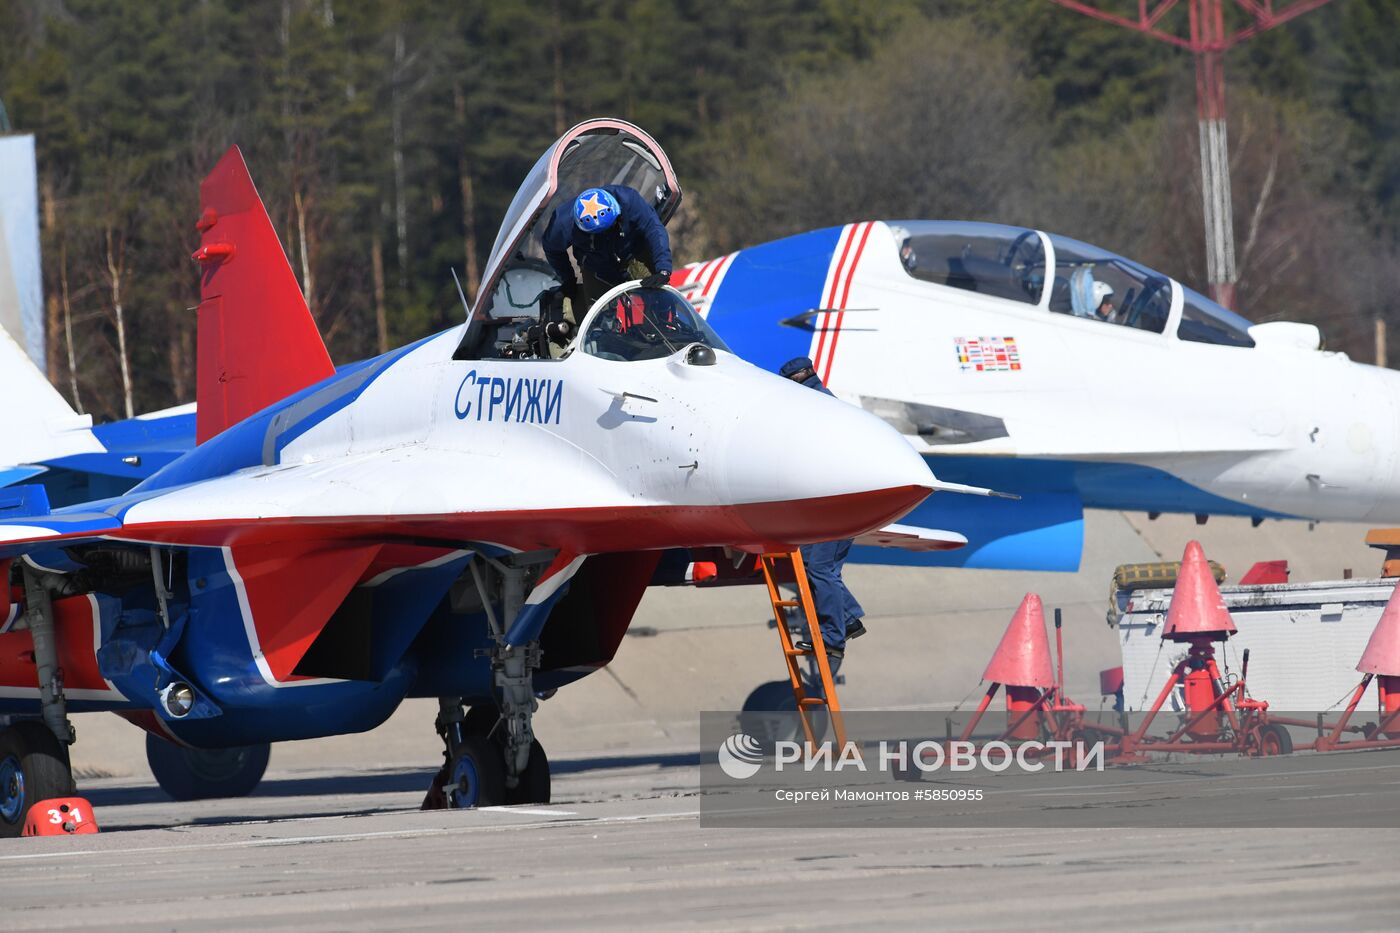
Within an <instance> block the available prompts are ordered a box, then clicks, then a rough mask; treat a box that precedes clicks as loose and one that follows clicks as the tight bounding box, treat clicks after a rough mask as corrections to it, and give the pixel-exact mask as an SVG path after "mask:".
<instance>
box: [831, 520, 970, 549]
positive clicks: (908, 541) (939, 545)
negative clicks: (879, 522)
mask: <svg viewBox="0 0 1400 933" xmlns="http://www.w3.org/2000/svg"><path fill="white" fill-rule="evenodd" d="M855 543H856V544H864V545H867V546H869V547H884V548H896V549H898V550H901V551H955V550H957V549H958V548H960V547H965V546H966V545H967V538H966V537H965V536H963V535H960V534H958V533H957V532H956V531H940V530H938V529H936V528H920V527H918V526H917V525H899V524H895V525H886V526H885V527H884V528H877V529H875V530H874V531H867V532H866V533H865V534H863V535H861V536H860V537H858V538H856V539H855Z"/></svg>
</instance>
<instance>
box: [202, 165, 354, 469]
mask: <svg viewBox="0 0 1400 933" xmlns="http://www.w3.org/2000/svg"><path fill="white" fill-rule="evenodd" d="M199 201H200V210H201V214H200V217H199V222H198V223H197V224H196V226H197V227H198V229H199V231H200V234H201V237H200V246H199V249H198V250H196V251H195V253H194V256H193V257H192V258H193V259H194V260H195V261H196V262H198V263H199V264H200V270H201V277H200V302H199V357H198V376H197V383H198V397H197V400H198V402H199V406H198V413H197V415H196V424H195V427H196V440H197V441H198V443H201V444H202V443H204V442H205V441H207V440H208V439H209V438H211V437H213V436H214V435H216V434H218V433H219V432H221V431H223V430H225V429H226V428H229V427H231V426H232V425H235V424H237V423H238V422H240V421H242V420H243V419H244V418H247V417H248V416H249V415H251V414H254V413H255V412H258V411H261V410H262V409H264V408H266V407H267V406H269V405H271V404H272V403H273V402H277V401H280V400H281V399H283V398H286V397H287V396H288V395H291V394H292V393H293V392H297V391H299V390H301V389H304V388H306V387H307V386H309V385H311V384H313V383H316V382H320V381H321V380H322V379H325V378H326V377H327V376H330V375H333V374H334V373H335V367H334V366H333V365H332V364H331V358H330V355H329V354H328V353H327V352H326V345H325V344H324V343H322V341H321V334H320V332H319V331H317V329H316V322H315V321H314V320H313V319H312V317H311V312H310V311H309V310H307V307H306V301H305V299H304V298H303V297H302V294H301V288H300V287H299V286H298V285H297V280H296V276H295V275H294V274H293V273H292V267H291V266H290V265H289V264H288V262H287V254H286V253H284V252H283V251H282V244H281V242H280V241H279V240H278V239H277V233H276V231H274V230H273V229H272V221H271V220H270V219H269V218H268V216H267V209H266V208H265V207H263V203H262V199H261V198H259V197H258V191H257V189H256V188H255V187H253V179H252V177H251V176H249V174H248V166H247V163H245V162H244V161H243V154H242V153H241V152H239V151H238V147H237V146H233V147H231V148H230V149H229V150H228V152H226V153H224V157H223V158H222V159H220V160H219V164H218V165H216V166H214V170H213V171H212V172H210V173H209V176H208V177H207V178H205V179H204V182H203V183H202V184H201V185H200V186H199Z"/></svg>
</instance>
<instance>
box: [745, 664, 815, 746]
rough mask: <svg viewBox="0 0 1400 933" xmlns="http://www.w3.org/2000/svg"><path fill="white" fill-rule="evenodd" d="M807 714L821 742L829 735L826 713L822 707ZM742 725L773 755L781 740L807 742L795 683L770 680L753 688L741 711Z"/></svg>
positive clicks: (813, 731)
mask: <svg viewBox="0 0 1400 933" xmlns="http://www.w3.org/2000/svg"><path fill="white" fill-rule="evenodd" d="M808 716H809V717H810V720H811V723H812V734H813V737H814V738H815V739H816V741H817V742H821V740H822V739H823V738H824V737H825V736H826V730H827V715H826V713H825V712H824V711H822V710H813V711H812V712H811V713H809V714H808ZM739 728H740V729H742V730H743V731H744V732H746V733H747V734H749V735H751V736H753V737H754V738H755V739H756V740H757V741H758V743H759V745H761V746H763V753H764V754H765V755H771V754H773V750H774V747H775V746H776V745H777V743H778V742H802V741H805V740H806V736H805V734H804V733H803V731H802V720H801V718H800V717H799V716H798V714H797V697H795V696H793V693H792V684H791V683H790V682H789V681H786V680H770V681H768V683H766V684H759V685H758V686H757V687H754V688H753V692H751V693H750V694H749V695H748V697H747V698H745V700H744V705H743V708H742V709H741V711H740V713H739Z"/></svg>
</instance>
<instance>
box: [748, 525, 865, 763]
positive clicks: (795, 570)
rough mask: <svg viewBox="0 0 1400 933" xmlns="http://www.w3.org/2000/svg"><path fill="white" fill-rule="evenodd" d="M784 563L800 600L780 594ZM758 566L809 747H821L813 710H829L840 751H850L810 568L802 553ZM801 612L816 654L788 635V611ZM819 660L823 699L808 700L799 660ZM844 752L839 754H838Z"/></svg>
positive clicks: (766, 558) (763, 557)
mask: <svg viewBox="0 0 1400 933" xmlns="http://www.w3.org/2000/svg"><path fill="white" fill-rule="evenodd" d="M784 563H786V564H787V565H788V567H789V568H790V569H791V571H792V576H793V580H794V581H796V583H797V599H784V598H783V594H782V593H781V592H780V591H779V590H778V579H777V578H778V572H779V567H780V566H782V565H783V564H784ZM758 566H759V567H760V568H762V570H763V579H764V581H765V582H766V583H767V584H768V599H769V601H770V602H772V604H773V618H774V620H776V621H777V623H778V640H779V641H781V642H782V645H783V660H784V661H786V662H787V669H788V679H789V680H791V681H792V693H793V696H794V697H796V698H797V714H798V716H799V717H800V718H801V720H802V731H803V732H804V733H805V734H806V736H807V747H808V748H809V749H815V748H816V747H817V734H816V731H815V730H814V729H813V728H812V720H811V718H810V714H811V711H812V710H815V709H819V708H823V707H824V708H825V709H826V711H827V712H828V713H829V714H830V717H831V724H832V729H833V730H834V731H835V733H836V742H837V749H844V748H845V747H846V727H845V725H844V723H843V722H842V721H841V701H840V700H839V699H837V697H836V683H835V681H834V680H833V679H832V676H831V664H830V662H829V661H828V659H827V656H826V644H825V643H824V642H823V641H822V630H821V626H820V625H818V624H817V609H816V604H815V603H814V602H813V601H812V589H811V587H810V586H809V585H808V583H807V568H806V567H805V566H803V563H802V552H801V551H792V552H784V551H778V552H774V553H769V554H760V555H759V557H758ZM787 609H801V610H802V614H803V616H804V617H805V618H806V620H807V630H808V631H809V632H811V641H812V650H811V651H803V650H801V649H800V648H798V647H797V646H795V645H794V644H793V643H792V633H791V632H790V631H788V625H787V617H786V613H785V611H784V610H787ZM812 656H815V660H816V664H817V670H818V672H820V674H821V682H822V695H821V696H808V695H807V691H806V689H805V688H804V687H803V684H802V671H801V670H800V669H799V668H798V666H797V659H798V658H804V657H812ZM839 753H840V752H839V751H838V754H839Z"/></svg>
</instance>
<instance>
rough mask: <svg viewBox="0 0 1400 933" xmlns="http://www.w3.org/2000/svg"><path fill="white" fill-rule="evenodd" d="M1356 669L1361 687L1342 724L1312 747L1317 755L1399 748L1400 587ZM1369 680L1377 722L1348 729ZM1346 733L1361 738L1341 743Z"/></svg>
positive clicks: (1319, 738) (1333, 728) (1383, 614)
mask: <svg viewBox="0 0 1400 933" xmlns="http://www.w3.org/2000/svg"><path fill="white" fill-rule="evenodd" d="M1356 669H1357V670H1358V671H1360V672H1361V674H1362V677H1361V683H1359V684H1357V685H1356V690H1355V691H1353V693H1352V695H1351V702H1349V703H1348V704H1347V708H1346V712H1345V713H1343V714H1342V718H1341V720H1340V721H1339V722H1338V723H1337V724H1336V725H1335V726H1333V727H1332V730H1331V731H1330V732H1328V733H1327V734H1326V735H1320V736H1318V739H1317V741H1316V742H1314V743H1313V748H1314V749H1316V750H1317V751H1319V752H1331V751H1338V750H1342V749H1353V748H1395V747H1400V587H1396V589H1395V592H1394V593H1392V594H1391V596H1390V600H1389V601H1388V602H1387V603H1386V604H1385V611H1383V612H1382V613H1381V617H1380V619H1379V620H1378V621H1377V622H1376V628H1375V630H1374V631H1373V632H1371V640H1370V641H1369V642H1367V643H1366V650H1365V651H1363V652H1361V661H1360V662H1359V663H1358V664H1357V665H1356ZM1372 680H1375V682H1376V692H1377V694H1379V707H1380V722H1378V723H1367V724H1366V725H1364V726H1353V725H1350V723H1351V717H1352V714H1353V713H1355V712H1356V707H1357V706H1358V705H1359V704H1360V703H1361V697H1362V696H1363V695H1364V694H1365V693H1366V687H1367V686H1369V685H1370V683H1371V681H1372ZM1346 732H1351V733H1359V734H1360V735H1361V736H1362V738H1359V739H1354V740H1352V741H1350V742H1344V741H1342V734H1343V733H1346Z"/></svg>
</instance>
